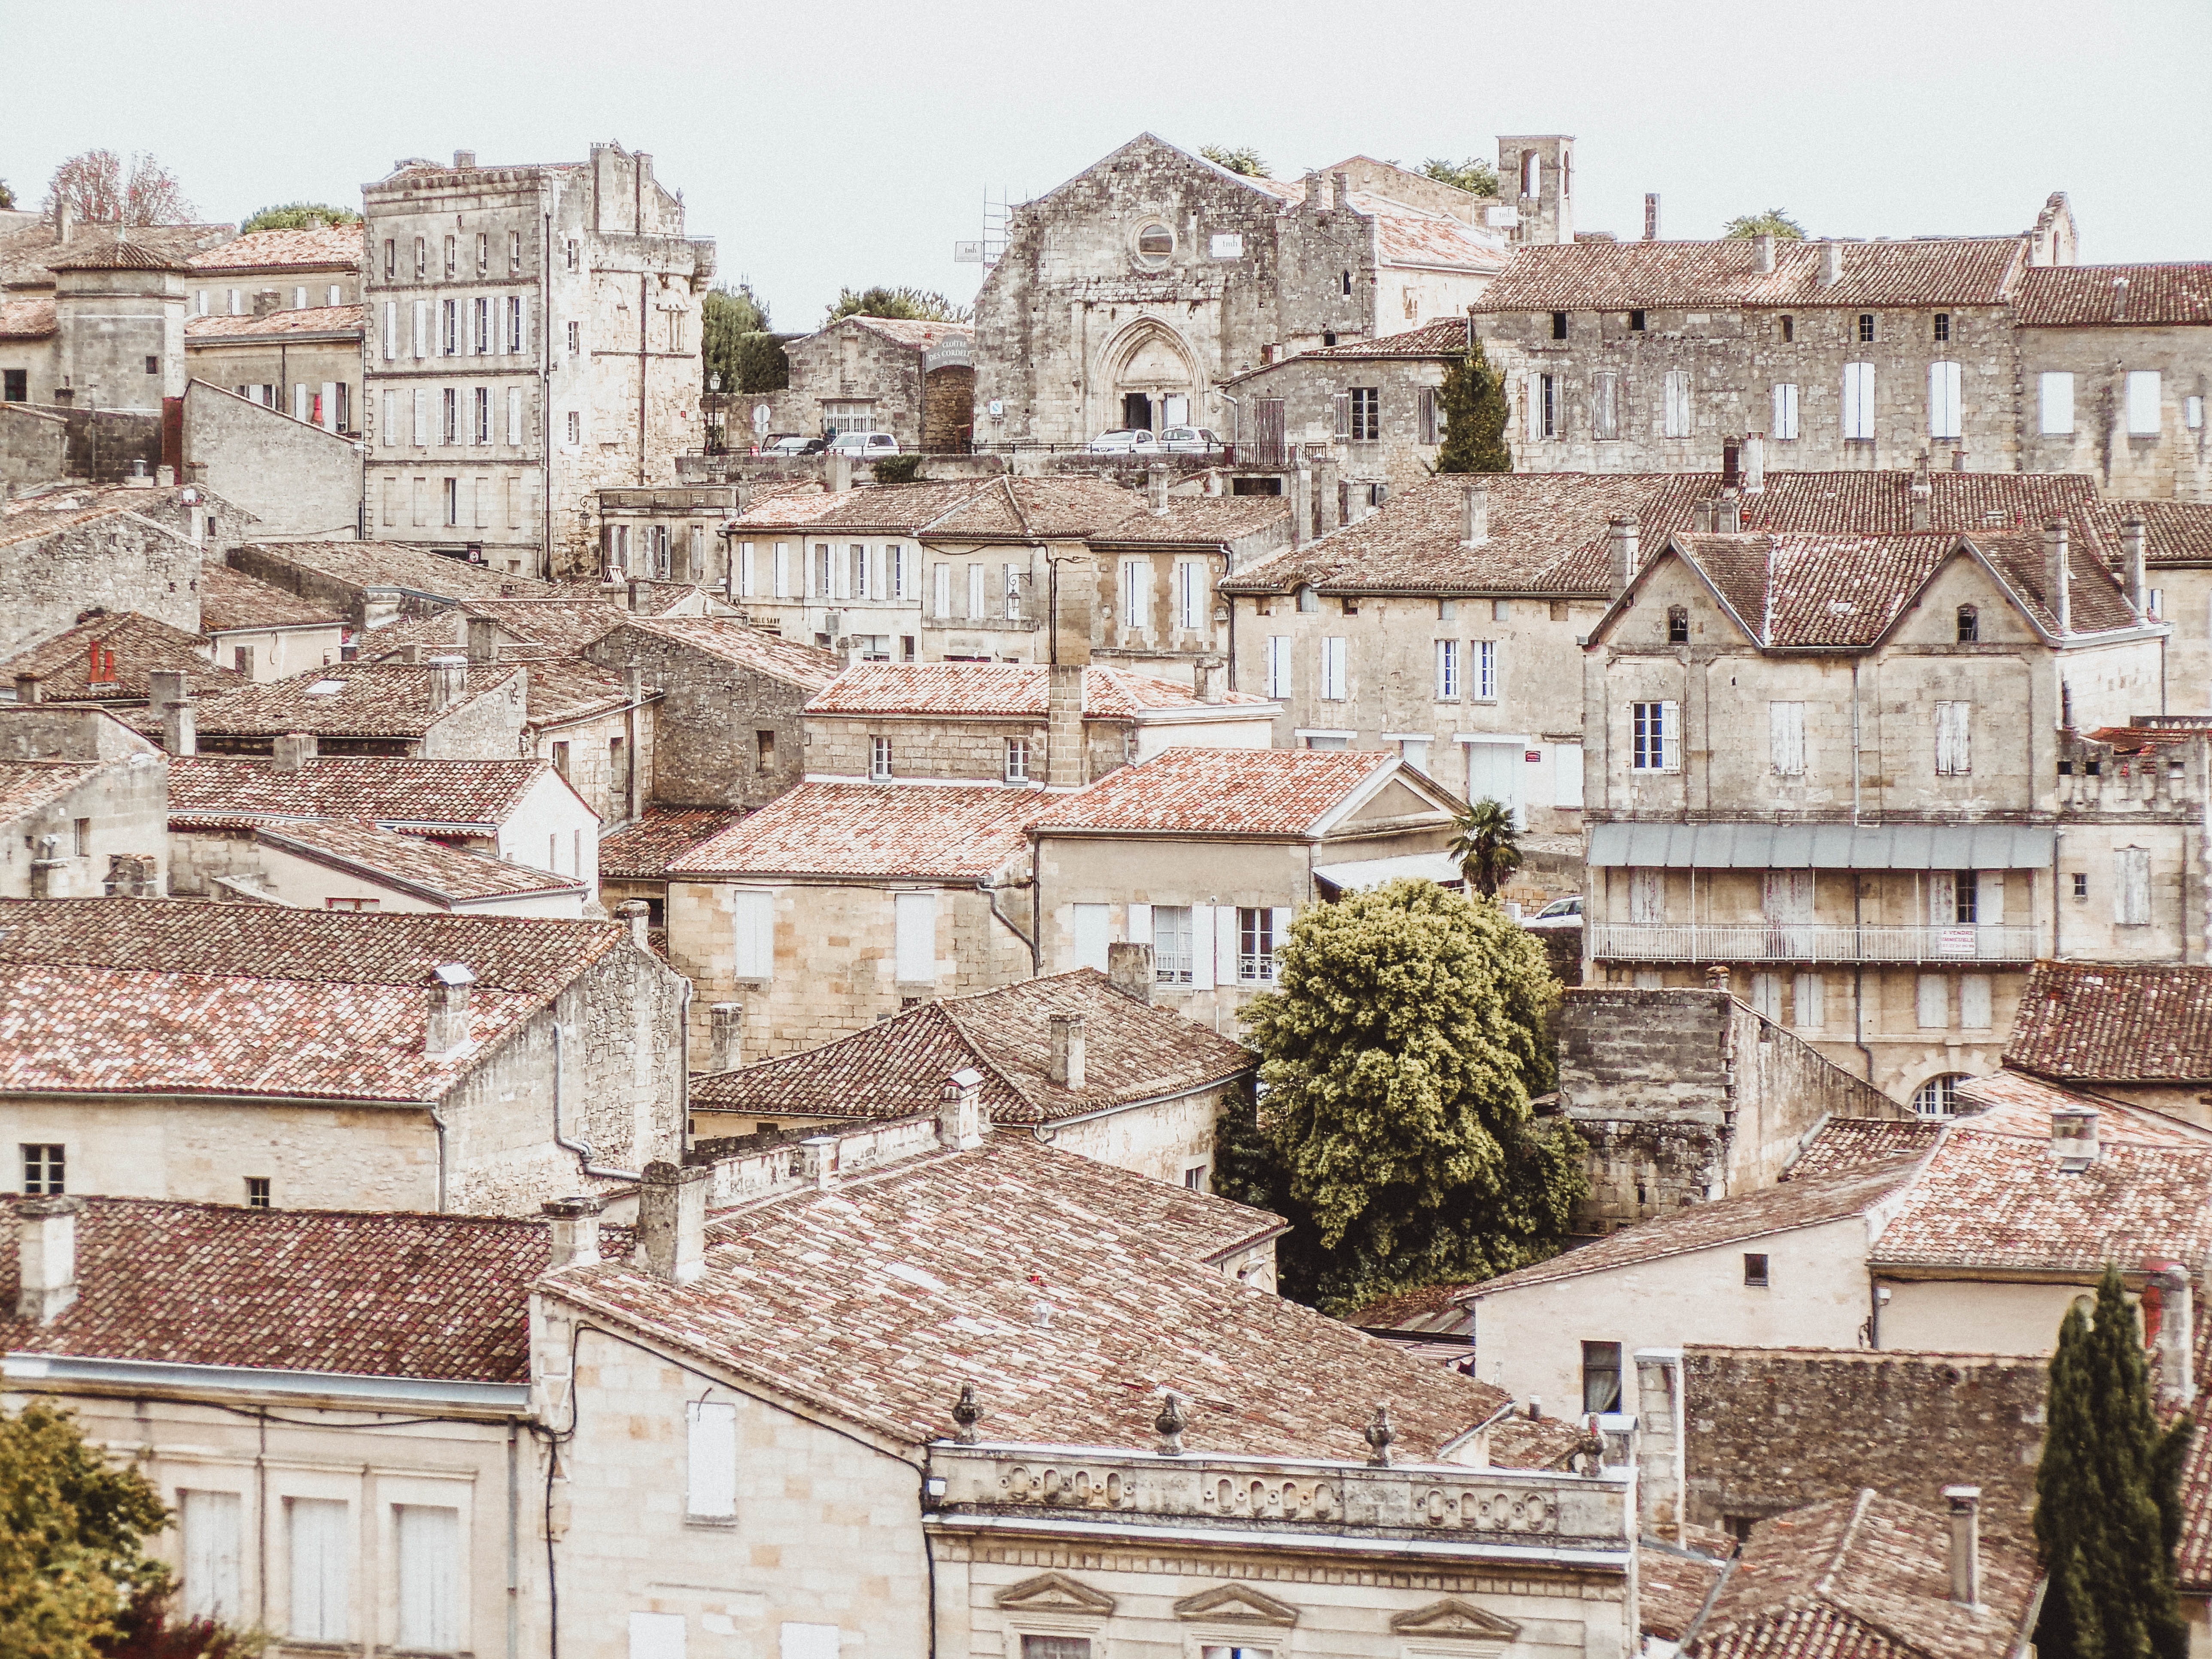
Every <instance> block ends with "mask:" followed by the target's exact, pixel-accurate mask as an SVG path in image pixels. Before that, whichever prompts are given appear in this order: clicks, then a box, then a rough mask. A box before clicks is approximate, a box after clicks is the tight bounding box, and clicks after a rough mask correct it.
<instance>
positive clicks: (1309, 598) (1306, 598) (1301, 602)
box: [1298, 587, 1321, 611]
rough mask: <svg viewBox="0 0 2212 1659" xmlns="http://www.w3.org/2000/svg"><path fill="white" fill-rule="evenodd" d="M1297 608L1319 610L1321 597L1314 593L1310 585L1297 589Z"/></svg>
mask: <svg viewBox="0 0 2212 1659" xmlns="http://www.w3.org/2000/svg"><path fill="white" fill-rule="evenodd" d="M1298 609H1299V610H1301V611H1318V610H1320V609H1321V599H1320V597H1319V596H1318V595H1316V593H1315V592H1314V591H1313V589H1311V588H1310V587H1301V588H1299V589H1298Z"/></svg>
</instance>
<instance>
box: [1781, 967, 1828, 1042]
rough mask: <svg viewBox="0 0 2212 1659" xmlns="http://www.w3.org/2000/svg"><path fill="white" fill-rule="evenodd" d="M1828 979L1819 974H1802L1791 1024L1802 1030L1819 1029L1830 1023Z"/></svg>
mask: <svg viewBox="0 0 2212 1659" xmlns="http://www.w3.org/2000/svg"><path fill="white" fill-rule="evenodd" d="M1827 990H1828V987H1827V981H1826V980H1824V979H1822V978H1821V977H1820V975H1818V974H1800V975H1797V984H1796V1007H1795V1008H1793V1009H1792V1010H1791V1011H1790V1012H1791V1014H1792V1016H1793V1018H1791V1020H1790V1024H1793V1025H1795V1026H1796V1027H1797V1028H1798V1029H1799V1030H1804V1031H1817V1030H1820V1029H1821V1028H1822V1027H1823V1026H1825V1025H1826V1024H1827V1023H1828V996H1827Z"/></svg>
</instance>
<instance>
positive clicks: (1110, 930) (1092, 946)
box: [1071, 904, 1114, 974]
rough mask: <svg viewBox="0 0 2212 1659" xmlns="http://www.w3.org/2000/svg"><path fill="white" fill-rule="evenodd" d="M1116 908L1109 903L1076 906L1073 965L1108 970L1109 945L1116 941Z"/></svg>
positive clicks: (1100, 970)
mask: <svg viewBox="0 0 2212 1659" xmlns="http://www.w3.org/2000/svg"><path fill="white" fill-rule="evenodd" d="M1113 915H1114V909H1113V907H1112V906H1111V905H1108V904H1079V905H1077V906H1076V907H1075V917H1074V934H1075V939H1074V945H1075V960H1074V962H1073V964H1071V965H1072V966H1074V967H1077V968H1096V969H1097V970H1098V971H1099V972H1100V973H1102V974H1103V973H1104V972H1105V971H1106V951H1107V947H1108V946H1109V945H1111V944H1112V943H1113V942H1114V922H1113Z"/></svg>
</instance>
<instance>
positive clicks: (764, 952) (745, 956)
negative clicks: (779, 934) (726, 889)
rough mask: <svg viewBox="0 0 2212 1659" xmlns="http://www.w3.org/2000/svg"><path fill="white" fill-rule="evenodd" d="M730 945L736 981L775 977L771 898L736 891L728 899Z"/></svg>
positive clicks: (754, 890) (759, 892)
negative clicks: (731, 946) (734, 949)
mask: <svg viewBox="0 0 2212 1659" xmlns="http://www.w3.org/2000/svg"><path fill="white" fill-rule="evenodd" d="M730 909H731V924H732V944H733V945H735V947H736V957H737V963H736V973H737V977H738V978H739V979H773V978H775V894H774V893H771V892H766V891H763V890H760V889H758V888H739V889H738V890H736V891H735V892H734V893H732V895H731V896H730Z"/></svg>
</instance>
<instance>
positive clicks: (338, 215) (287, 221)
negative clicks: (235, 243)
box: [238, 202, 361, 236]
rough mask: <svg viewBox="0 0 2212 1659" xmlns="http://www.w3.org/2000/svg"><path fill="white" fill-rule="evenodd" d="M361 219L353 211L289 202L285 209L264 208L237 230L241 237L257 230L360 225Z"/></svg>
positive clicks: (309, 203)
mask: <svg viewBox="0 0 2212 1659" xmlns="http://www.w3.org/2000/svg"><path fill="white" fill-rule="evenodd" d="M360 222H361V215H359V214H358V213H356V212H355V211H354V210H352V209H351V208H342V207H332V206H331V205H330V204H328V203H327V202H287V203H285V204H283V206H282V207H265V208H263V209H262V210H260V211H259V212H258V213H256V214H255V215H254V216H252V218H250V219H248V220H247V221H246V222H245V223H244V224H242V225H240V227H239V228H238V234H240V235H241V236H246V235H250V234H252V233H253V232H254V231H257V230H319V229H321V228H323V227H324V226H325V225H357V224H359V223H360Z"/></svg>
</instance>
